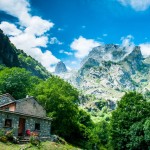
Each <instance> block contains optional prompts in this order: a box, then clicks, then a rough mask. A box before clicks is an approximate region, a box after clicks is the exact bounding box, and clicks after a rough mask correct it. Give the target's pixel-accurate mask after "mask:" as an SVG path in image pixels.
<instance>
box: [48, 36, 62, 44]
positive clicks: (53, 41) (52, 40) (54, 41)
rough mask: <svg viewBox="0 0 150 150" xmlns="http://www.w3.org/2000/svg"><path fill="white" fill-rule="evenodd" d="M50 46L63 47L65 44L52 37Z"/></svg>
mask: <svg viewBox="0 0 150 150" xmlns="http://www.w3.org/2000/svg"><path fill="white" fill-rule="evenodd" d="M50 44H58V45H62V44H63V43H62V42H60V41H59V40H58V39H57V38H56V37H52V38H51V40H50Z"/></svg>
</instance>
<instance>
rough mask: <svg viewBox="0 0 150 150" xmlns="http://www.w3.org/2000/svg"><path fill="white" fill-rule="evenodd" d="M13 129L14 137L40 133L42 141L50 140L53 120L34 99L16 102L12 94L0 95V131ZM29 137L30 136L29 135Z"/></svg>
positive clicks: (28, 98) (29, 98)
mask: <svg viewBox="0 0 150 150" xmlns="http://www.w3.org/2000/svg"><path fill="white" fill-rule="evenodd" d="M1 128H5V129H6V130H10V129H13V130H14V136H16V137H20V136H22V137H23V136H26V135H27V131H29V132H28V134H29V133H34V132H36V133H38V136H39V137H40V138H41V139H42V138H43V139H44V138H47V139H48V138H50V135H51V133H50V130H51V119H50V118H47V117H46V111H45V110H44V108H43V107H42V106H41V105H40V104H39V103H38V102H37V101H36V100H35V99H34V98H33V97H27V98H23V99H20V100H15V99H14V98H13V97H12V96H11V95H10V94H4V95H0V129H1ZM28 136H29V135H28Z"/></svg>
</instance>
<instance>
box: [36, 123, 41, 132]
mask: <svg viewBox="0 0 150 150" xmlns="http://www.w3.org/2000/svg"><path fill="white" fill-rule="evenodd" d="M35 130H38V131H40V123H35Z"/></svg>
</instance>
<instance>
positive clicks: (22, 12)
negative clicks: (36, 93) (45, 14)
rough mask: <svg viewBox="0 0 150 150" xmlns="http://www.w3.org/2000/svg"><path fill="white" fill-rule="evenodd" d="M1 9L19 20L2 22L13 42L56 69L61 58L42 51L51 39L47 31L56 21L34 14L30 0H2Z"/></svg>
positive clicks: (47, 65) (47, 66) (45, 65)
mask: <svg viewBox="0 0 150 150" xmlns="http://www.w3.org/2000/svg"><path fill="white" fill-rule="evenodd" d="M0 10H1V11H4V12H5V13H7V14H9V15H12V16H14V17H16V18H17V19H18V21H19V22H16V23H14V24H12V23H9V22H1V24H0V28H1V29H2V30H3V31H4V33H5V34H7V35H10V36H11V37H10V40H11V42H12V43H13V44H14V45H15V46H16V47H17V48H19V49H22V50H24V51H25V52H26V53H27V54H28V55H31V56H32V57H33V58H35V59H36V60H38V61H39V62H41V63H42V64H43V66H44V67H46V68H47V69H48V70H50V71H52V70H53V69H54V68H53V67H52V66H53V65H54V64H56V63H57V62H58V61H59V59H57V58H56V57H55V56H53V54H52V53H51V52H50V51H49V50H47V51H46V52H42V50H41V49H40V48H41V47H45V48H46V47H47V44H48V43H49V39H48V36H47V35H45V33H46V32H47V31H49V30H50V29H51V28H52V27H53V26H54V23H53V22H51V21H48V20H44V19H42V18H41V17H39V16H32V15H31V14H30V11H31V7H30V4H29V1H28V0H0ZM16 24H17V26H16ZM59 44H60V43H59Z"/></svg>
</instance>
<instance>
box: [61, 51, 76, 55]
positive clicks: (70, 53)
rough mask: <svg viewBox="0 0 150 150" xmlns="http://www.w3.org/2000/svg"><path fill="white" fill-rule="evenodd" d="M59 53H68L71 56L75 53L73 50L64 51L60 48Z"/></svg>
mask: <svg viewBox="0 0 150 150" xmlns="http://www.w3.org/2000/svg"><path fill="white" fill-rule="evenodd" d="M59 53H60V54H66V55H69V56H71V55H73V53H72V52H67V51H64V50H60V51H59Z"/></svg>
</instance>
